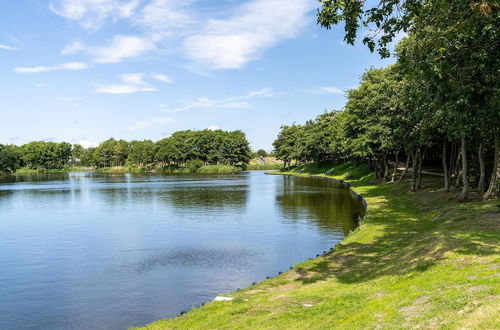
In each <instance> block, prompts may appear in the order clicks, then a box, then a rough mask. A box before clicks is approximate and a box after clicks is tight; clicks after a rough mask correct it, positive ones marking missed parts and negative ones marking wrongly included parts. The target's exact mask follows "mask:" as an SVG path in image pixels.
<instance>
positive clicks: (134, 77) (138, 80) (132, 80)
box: [120, 73, 148, 86]
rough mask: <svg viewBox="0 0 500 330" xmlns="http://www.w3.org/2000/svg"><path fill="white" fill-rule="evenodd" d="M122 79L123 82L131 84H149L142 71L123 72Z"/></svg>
mask: <svg viewBox="0 0 500 330" xmlns="http://www.w3.org/2000/svg"><path fill="white" fill-rule="evenodd" d="M120 77H121V79H122V80H123V82H125V83H127V84H131V85H138V86H147V85H148V83H147V82H145V81H144V75H143V74H142V73H126V74H122V75H121V76H120Z"/></svg>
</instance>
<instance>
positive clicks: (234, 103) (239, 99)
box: [165, 88, 274, 112]
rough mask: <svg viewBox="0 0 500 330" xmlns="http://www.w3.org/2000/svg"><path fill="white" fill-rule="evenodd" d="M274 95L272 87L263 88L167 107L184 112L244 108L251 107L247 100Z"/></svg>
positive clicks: (167, 110) (170, 110)
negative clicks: (221, 97)
mask: <svg viewBox="0 0 500 330" xmlns="http://www.w3.org/2000/svg"><path fill="white" fill-rule="evenodd" d="M270 96H274V93H273V91H272V89H270V88H263V89H259V90H256V91H251V92H248V93H246V94H244V95H240V96H235V97H229V98H226V99H220V100H216V99H210V98H199V99H197V100H195V101H190V102H187V103H186V104H185V105H183V106H181V107H177V108H171V109H166V110H165V111H166V112H183V111H187V110H190V109H199V108H204V109H242V108H248V107H250V106H251V105H250V103H248V101H247V100H249V99H252V98H255V97H270Z"/></svg>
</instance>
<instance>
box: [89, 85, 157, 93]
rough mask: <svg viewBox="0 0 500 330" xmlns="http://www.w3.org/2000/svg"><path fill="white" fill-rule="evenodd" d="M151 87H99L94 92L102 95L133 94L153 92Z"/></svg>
mask: <svg viewBox="0 0 500 330" xmlns="http://www.w3.org/2000/svg"><path fill="white" fill-rule="evenodd" d="M155 90H156V89H154V88H153V87H145V86H135V85H103V86H99V87H98V88H97V89H96V91H97V92H98V93H104V94H133V93H139V92H154V91H155Z"/></svg>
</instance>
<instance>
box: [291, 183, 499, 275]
mask: <svg viewBox="0 0 500 330" xmlns="http://www.w3.org/2000/svg"><path fill="white" fill-rule="evenodd" d="M437 180H438V179H436V178H430V177H427V178H425V181H426V182H427V183H426V184H425V185H424V186H423V189H422V190H421V191H419V192H417V193H415V194H410V193H408V191H407V188H408V185H407V184H406V183H404V182H403V183H395V184H379V185H374V184H372V183H368V182H366V180H365V181H363V180H360V181H357V182H354V186H355V190H358V191H360V192H361V194H362V195H363V196H364V197H365V199H367V201H368V215H367V218H366V220H365V224H366V225H367V226H373V230H372V231H371V232H374V233H375V234H374V235H373V237H370V238H369V239H362V241H363V243H360V242H359V241H360V240H358V242H354V241H349V242H348V243H346V244H342V245H341V246H339V247H338V248H337V249H336V250H335V251H334V252H333V253H330V254H328V255H325V256H324V257H323V258H321V259H318V260H317V261H316V262H315V263H314V264H313V265H311V266H308V267H303V268H298V269H296V272H297V274H298V275H299V277H298V280H299V281H301V282H302V283H304V284H308V283H314V282H317V281H322V280H326V279H329V278H331V277H336V278H337V279H338V280H339V281H341V282H342V283H358V282H363V281H369V280H374V279H376V278H378V277H380V276H385V275H403V274H407V273H411V272H424V271H426V270H427V269H429V268H430V267H433V266H434V265H435V264H436V263H438V262H439V261H440V260H442V259H444V258H445V254H447V253H449V252H453V253H456V254H459V255H476V256H485V255H493V254H498V253H499V248H498V240H499V239H500V234H499V229H500V221H498V219H499V218H500V204H499V201H498V200H497V201H491V202H487V203H481V202H472V203H466V204H458V203H456V202H455V200H456V196H455V194H452V193H444V192H443V191H442V190H440V189H439V185H440V182H439V181H437ZM370 203H373V205H371V204H370ZM365 232H366V231H365ZM364 241H366V243H364Z"/></svg>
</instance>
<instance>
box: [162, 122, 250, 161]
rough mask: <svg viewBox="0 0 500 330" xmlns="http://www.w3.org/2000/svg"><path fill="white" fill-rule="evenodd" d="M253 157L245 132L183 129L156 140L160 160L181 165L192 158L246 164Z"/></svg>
mask: <svg viewBox="0 0 500 330" xmlns="http://www.w3.org/2000/svg"><path fill="white" fill-rule="evenodd" d="M250 156H251V151H250V147H249V144H248V141H247V139H246V137H245V134H244V133H243V132H241V131H232V132H225V131H222V130H215V131H212V130H202V131H191V130H188V131H180V132H175V133H174V134H172V136H171V137H169V138H165V139H163V140H160V141H158V142H157V143H156V160H157V161H158V162H161V163H164V164H170V163H173V164H175V165H177V166H180V165H181V164H186V162H188V161H190V160H199V161H201V162H203V163H204V164H209V165H217V164H223V165H232V166H235V165H244V164H248V162H249V161H250Z"/></svg>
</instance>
